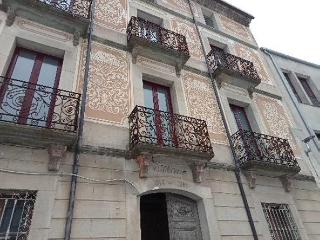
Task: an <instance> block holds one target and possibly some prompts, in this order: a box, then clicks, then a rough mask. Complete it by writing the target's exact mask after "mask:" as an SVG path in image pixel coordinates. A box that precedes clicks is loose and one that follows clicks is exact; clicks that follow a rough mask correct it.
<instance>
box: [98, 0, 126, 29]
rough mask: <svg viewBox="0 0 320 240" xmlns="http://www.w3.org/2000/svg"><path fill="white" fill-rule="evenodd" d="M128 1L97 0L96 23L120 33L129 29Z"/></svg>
mask: <svg viewBox="0 0 320 240" xmlns="http://www.w3.org/2000/svg"><path fill="white" fill-rule="evenodd" d="M126 4H127V2H126V0H97V3H96V9H95V16H94V22H95V23H96V24H98V25H101V26H104V27H107V28H111V29H114V30H117V31H120V32H125V31H126V29H127V6H126Z"/></svg>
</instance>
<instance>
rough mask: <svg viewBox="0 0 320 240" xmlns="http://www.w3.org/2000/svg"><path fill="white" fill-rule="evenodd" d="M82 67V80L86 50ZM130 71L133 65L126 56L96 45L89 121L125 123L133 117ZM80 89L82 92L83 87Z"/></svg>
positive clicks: (90, 76)
mask: <svg viewBox="0 0 320 240" xmlns="http://www.w3.org/2000/svg"><path fill="white" fill-rule="evenodd" d="M82 63H83V65H82V71H81V74H80V79H81V80H82V79H83V74H84V65H85V64H84V63H85V49H84V51H83V54H82ZM128 71H129V64H128V60H127V58H126V55H125V52H122V51H119V50H116V49H114V48H110V47H106V46H103V45H100V44H97V43H93V44H92V52H91V62H90V72H89V82H88V92H87V106H86V117H88V118H90V119H95V120H100V121H107V122H113V123H122V121H123V120H124V118H125V117H127V116H128V113H129V104H130V100H129V99H130V82H129V76H128V75H129V73H128ZM80 85H82V83H81V84H80ZM78 89H81V86H79V87H78Z"/></svg>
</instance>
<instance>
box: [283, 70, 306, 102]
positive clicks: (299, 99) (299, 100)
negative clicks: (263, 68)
mask: <svg viewBox="0 0 320 240" xmlns="http://www.w3.org/2000/svg"><path fill="white" fill-rule="evenodd" d="M283 75H284V77H285V78H286V80H287V82H288V84H289V86H290V88H291V90H292V92H293V94H294V95H295V96H296V98H297V100H298V102H299V103H302V101H301V98H300V97H299V95H298V93H297V91H296V89H295V88H294V86H293V84H292V82H291V79H290V77H289V74H288V73H285V72H283Z"/></svg>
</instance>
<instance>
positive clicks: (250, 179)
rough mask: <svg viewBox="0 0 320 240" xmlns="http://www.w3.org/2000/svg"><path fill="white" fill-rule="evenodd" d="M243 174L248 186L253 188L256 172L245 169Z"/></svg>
mask: <svg viewBox="0 0 320 240" xmlns="http://www.w3.org/2000/svg"><path fill="white" fill-rule="evenodd" d="M243 174H244V176H245V177H246V179H247V182H248V185H249V187H250V188H251V189H254V188H255V187H256V180H257V173H256V172H255V171H246V172H244V173H243Z"/></svg>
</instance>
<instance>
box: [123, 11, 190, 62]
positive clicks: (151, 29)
mask: <svg viewBox="0 0 320 240" xmlns="http://www.w3.org/2000/svg"><path fill="white" fill-rule="evenodd" d="M133 37H136V38H139V39H141V40H143V41H145V42H149V43H155V44H157V45H159V46H162V47H164V48H165V49H171V50H175V51H178V52H180V53H181V54H183V55H185V56H187V57H188V58H189V50H188V45H187V41H186V38H185V36H183V35H181V34H178V33H176V32H173V31H170V30H168V29H165V28H162V27H160V26H159V25H157V24H154V23H152V22H149V21H146V20H144V19H142V18H137V17H134V16H133V17H131V20H130V22H129V24H128V28H127V39H128V42H130V40H131V39H132V38H133Z"/></svg>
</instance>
